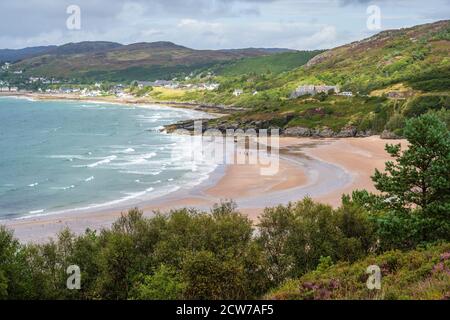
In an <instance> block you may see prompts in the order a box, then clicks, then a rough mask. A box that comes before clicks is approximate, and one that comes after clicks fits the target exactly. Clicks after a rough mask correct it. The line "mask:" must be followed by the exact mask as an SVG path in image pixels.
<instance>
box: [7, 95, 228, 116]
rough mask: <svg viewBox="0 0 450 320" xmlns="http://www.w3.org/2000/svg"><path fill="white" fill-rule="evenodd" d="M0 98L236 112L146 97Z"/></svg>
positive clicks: (219, 113)
mask: <svg viewBox="0 0 450 320" xmlns="http://www.w3.org/2000/svg"><path fill="white" fill-rule="evenodd" d="M0 97H16V98H24V99H33V100H42V101H61V100H62V101H83V102H88V103H108V104H119V105H133V106H141V105H149V104H153V105H161V106H167V107H172V108H181V109H192V110H196V111H202V112H205V113H209V114H211V115H214V116H216V117H220V116H224V115H226V114H229V113H232V112H234V111H235V110H234V109H233V108H230V107H223V106H216V105H207V104H203V103H197V102H179V101H159V100H153V99H148V98H145V97H140V98H139V97H117V96H97V97H89V96H81V95H79V94H73V93H72V94H68V93H61V94H56V93H36V92H0Z"/></svg>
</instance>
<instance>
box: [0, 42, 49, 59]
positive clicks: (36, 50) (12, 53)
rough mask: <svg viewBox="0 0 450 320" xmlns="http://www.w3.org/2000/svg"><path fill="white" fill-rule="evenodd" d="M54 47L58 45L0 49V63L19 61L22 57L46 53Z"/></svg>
mask: <svg viewBox="0 0 450 320" xmlns="http://www.w3.org/2000/svg"><path fill="white" fill-rule="evenodd" d="M54 48H56V46H41V47H31V48H24V49H0V63H4V62H17V61H19V60H22V59H26V58H31V57H34V56H37V55H41V54H45V53H47V52H49V51H51V50H52V49H54Z"/></svg>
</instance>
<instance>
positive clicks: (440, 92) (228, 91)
mask: <svg viewBox="0 0 450 320" xmlns="http://www.w3.org/2000/svg"><path fill="white" fill-rule="evenodd" d="M448 52H450V23H449V21H448V20H446V21H438V22H435V23H431V24H425V25H420V26H415V27H412V28H406V29H400V30H390V31H383V32H381V33H379V34H377V35H374V36H372V37H370V38H368V39H365V40H362V41H357V42H354V43H351V44H348V45H345V46H341V47H338V48H335V49H331V50H328V51H325V52H323V53H321V54H319V55H316V56H315V57H313V58H312V59H311V60H309V61H308V63H306V64H305V65H304V66H301V67H299V68H296V69H293V70H288V71H286V72H279V73H276V74H274V73H272V74H270V73H267V72H263V71H261V68H263V67H261V65H262V63H258V62H259V61H261V59H262V58H261V59H260V58H254V59H244V60H243V61H245V62H247V63H248V65H249V67H248V68H246V66H245V65H239V64H240V63H242V62H241V61H235V62H233V63H230V64H229V65H228V66H227V67H226V68H224V69H223V71H222V72H223V73H224V75H223V76H219V77H218V78H217V79H218V81H220V84H221V86H220V88H219V89H218V90H216V91H214V92H196V93H192V92H189V93H186V94H185V95H184V96H178V97H177V99H178V100H187V101H198V102H204V103H213V104H225V105H231V106H239V107H241V108H244V111H243V112H241V113H239V114H235V115H232V116H230V117H229V118H227V119H220V120H213V121H211V123H210V125H211V126H213V127H214V126H218V127H227V126H233V125H234V126H235V125H236V124H240V125H241V127H245V128H256V129H258V128H259V127H261V126H264V127H266V128H267V127H272V126H275V127H279V128H280V129H282V130H286V129H287V128H293V129H292V130H290V134H293V135H306V136H310V135H314V136H335V135H337V136H355V135H370V134H373V133H381V132H382V131H383V130H385V129H387V130H389V131H392V132H395V133H396V134H399V135H401V132H402V128H403V126H404V122H405V120H406V119H407V118H409V117H411V116H417V115H419V114H421V113H424V112H426V111H427V110H429V109H441V108H444V109H447V110H449V109H450V97H449V88H450V80H449V79H450V59H449V56H448ZM265 58H266V60H269V59H273V60H275V61H276V60H277V58H278V56H271V57H265ZM254 62H255V63H254ZM252 64H256V66H255V69H257V70H259V71H261V72H260V73H254V72H252V71H250V70H251V69H252V68H251V67H250V65H252ZM258 65H259V66H258ZM240 70H243V71H242V73H240V72H239V71H240ZM247 70H248V72H247ZM219 72H220V71H219ZM300 85H333V86H338V87H339V88H340V90H341V91H350V92H351V96H338V95H327V94H318V95H314V96H310V95H304V96H300V97H297V98H292V97H291V93H292V92H293V91H294V90H295V89H296V88H297V87H298V86H300ZM235 89H242V90H243V94H241V95H239V96H237V95H233V92H234V90H235ZM255 92H257V94H255ZM414 110H415V111H414Z"/></svg>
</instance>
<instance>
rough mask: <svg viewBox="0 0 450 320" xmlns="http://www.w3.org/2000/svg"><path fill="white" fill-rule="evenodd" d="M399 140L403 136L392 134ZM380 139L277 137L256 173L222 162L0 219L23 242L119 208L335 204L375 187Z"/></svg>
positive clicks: (248, 210)
mask: <svg viewBox="0 0 450 320" xmlns="http://www.w3.org/2000/svg"><path fill="white" fill-rule="evenodd" d="M389 143H402V145H406V140H391V141H389ZM385 144H386V141H385V140H382V139H380V138H379V137H378V136H371V137H366V138H347V139H333V138H326V139H314V138H288V137H282V138H280V163H279V171H278V173H277V174H275V175H273V176H261V175H260V171H259V170H260V166H259V165H226V166H225V165H221V166H219V167H218V168H217V169H216V170H215V171H213V172H212V173H211V175H210V176H209V178H208V179H206V180H205V181H203V182H202V183H200V184H199V185H197V186H195V187H193V188H182V189H180V190H178V191H175V192H173V193H170V194H168V195H166V196H162V197H160V198H156V199H153V200H149V201H144V202H141V203H136V204H133V205H125V204H122V205H117V206H114V207H111V208H104V209H93V210H84V211H83V210H81V211H70V212H67V213H58V214H51V215H42V216H34V217H23V218H17V219H9V220H8V219H6V220H3V221H0V224H4V225H6V226H7V227H8V228H10V229H12V230H13V231H14V232H15V236H16V237H17V238H18V239H19V240H20V241H23V242H44V241H46V240H48V239H49V238H51V237H55V236H56V234H57V233H58V232H59V231H61V230H62V229H63V228H66V227H68V228H70V229H71V230H72V231H73V232H75V233H82V232H84V230H85V229H86V228H90V229H95V230H100V229H102V228H106V227H109V226H110V225H111V224H112V223H113V222H114V221H115V220H116V219H117V218H118V217H120V215H121V213H124V212H126V211H127V210H128V209H129V208H132V207H138V208H139V209H141V210H143V212H144V215H145V216H152V215H154V214H155V212H161V213H166V212H169V211H170V210H173V209H177V208H182V207H190V208H197V209H199V210H205V211H209V208H211V207H212V206H213V205H214V204H216V203H220V202H221V201H224V200H233V201H234V202H235V203H236V204H237V206H238V209H239V210H240V211H241V212H242V213H243V214H246V215H248V216H249V218H250V219H252V220H254V221H255V222H256V221H258V216H259V215H260V214H261V213H262V212H263V210H264V208H265V207H271V206H277V205H279V204H287V203H289V202H295V201H298V200H301V199H302V198H303V197H305V196H310V197H311V198H313V199H314V200H316V201H319V202H322V203H326V204H330V205H332V206H334V207H337V206H339V204H340V201H341V196H342V194H344V193H351V191H352V190H355V189H362V188H364V189H367V190H369V191H373V192H375V191H376V190H375V189H374V187H373V184H372V182H371V180H370V175H372V174H373V171H374V169H375V168H378V169H383V168H384V162H385V161H387V160H388V159H389V157H388V154H387V153H386V152H385V151H384V145H385Z"/></svg>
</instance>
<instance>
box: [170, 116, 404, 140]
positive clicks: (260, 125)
mask: <svg viewBox="0 0 450 320" xmlns="http://www.w3.org/2000/svg"><path fill="white" fill-rule="evenodd" d="M286 120H288V119H286ZM194 121H201V123H202V126H201V128H202V133H203V132H205V131H206V130H210V129H211V130H219V131H220V132H222V133H226V130H227V129H232V130H237V129H243V130H249V129H255V130H260V129H279V130H280V131H279V133H280V135H281V136H285V137H309V138H354V137H370V136H373V135H376V134H377V133H376V132H373V131H371V130H365V131H364V130H358V129H357V128H356V127H353V126H348V127H345V128H343V129H341V130H340V131H337V132H336V131H333V130H332V129H331V128H328V127H322V128H306V127H301V126H295V127H287V128H286V127H282V126H276V125H274V124H273V121H248V122H245V121H243V122H242V123H238V122H229V121H225V120H221V119H216V120H215V121H211V120H209V119H198V120H187V121H180V122H177V123H174V124H170V125H166V126H165V127H164V129H163V130H165V131H166V132H168V133H172V132H174V131H176V130H187V131H190V132H193V131H194ZM287 122H288V121H286V123H287ZM380 137H381V138H382V139H399V138H400V137H399V136H397V135H395V134H394V133H392V132H390V131H387V130H384V131H383V132H382V134H381V136H380Z"/></svg>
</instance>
